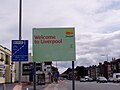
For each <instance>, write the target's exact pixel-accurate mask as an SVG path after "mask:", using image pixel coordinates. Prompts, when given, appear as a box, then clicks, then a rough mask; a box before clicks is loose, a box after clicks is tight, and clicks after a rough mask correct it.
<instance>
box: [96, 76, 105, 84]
mask: <svg viewBox="0 0 120 90" xmlns="http://www.w3.org/2000/svg"><path fill="white" fill-rule="evenodd" d="M98 82H99V83H107V79H106V78H105V77H98V78H97V83H98Z"/></svg>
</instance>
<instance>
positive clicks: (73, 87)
mask: <svg viewBox="0 0 120 90" xmlns="http://www.w3.org/2000/svg"><path fill="white" fill-rule="evenodd" d="M74 76H75V75H74V61H72V90H75V77H74Z"/></svg>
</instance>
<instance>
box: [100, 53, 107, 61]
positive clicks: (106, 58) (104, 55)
mask: <svg viewBox="0 0 120 90" xmlns="http://www.w3.org/2000/svg"><path fill="white" fill-rule="evenodd" d="M101 56H106V59H107V62H108V54H103V55H101Z"/></svg>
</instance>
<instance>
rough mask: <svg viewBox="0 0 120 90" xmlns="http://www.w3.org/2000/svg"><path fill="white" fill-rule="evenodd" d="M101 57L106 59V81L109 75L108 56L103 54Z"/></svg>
mask: <svg viewBox="0 0 120 90" xmlns="http://www.w3.org/2000/svg"><path fill="white" fill-rule="evenodd" d="M101 56H106V59H107V64H106V65H107V67H106V68H107V73H106V78H107V79H108V77H109V73H108V54H105V55H101Z"/></svg>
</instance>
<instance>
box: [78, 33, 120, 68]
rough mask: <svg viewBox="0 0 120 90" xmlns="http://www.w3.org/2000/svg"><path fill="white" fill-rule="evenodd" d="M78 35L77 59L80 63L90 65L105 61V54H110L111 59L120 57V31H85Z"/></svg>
mask: <svg viewBox="0 0 120 90" xmlns="http://www.w3.org/2000/svg"><path fill="white" fill-rule="evenodd" d="M78 37H79V38H77V39H78V40H77V57H78V58H77V60H79V63H80V65H84V66H87V65H88V66H89V65H93V64H97V63H99V62H101V60H102V61H104V60H105V59H103V57H102V56H101V55H103V54H104V55H108V56H109V61H110V60H111V58H112V57H119V53H120V51H119V49H120V47H119V43H120V31H116V32H114V33H109V34H96V33H91V34H90V33H84V34H81V35H79V36H78ZM77 62H78V61H77ZM77 64H78V63H77Z"/></svg>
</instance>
